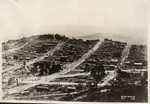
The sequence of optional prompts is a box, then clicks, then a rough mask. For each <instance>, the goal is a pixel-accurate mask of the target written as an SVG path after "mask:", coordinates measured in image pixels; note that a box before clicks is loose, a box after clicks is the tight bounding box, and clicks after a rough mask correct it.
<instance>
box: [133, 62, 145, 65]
mask: <svg viewBox="0 0 150 104" xmlns="http://www.w3.org/2000/svg"><path fill="white" fill-rule="evenodd" d="M134 65H137V66H141V65H143V63H141V62H138V63H137V62H135V63H134Z"/></svg>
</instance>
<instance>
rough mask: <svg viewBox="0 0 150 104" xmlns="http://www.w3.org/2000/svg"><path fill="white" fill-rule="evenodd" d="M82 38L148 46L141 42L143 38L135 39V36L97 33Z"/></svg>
mask: <svg viewBox="0 0 150 104" xmlns="http://www.w3.org/2000/svg"><path fill="white" fill-rule="evenodd" d="M80 38H81V39H83V40H92V39H100V40H104V38H108V39H112V40H115V41H121V42H127V43H131V44H146V42H145V41H144V40H141V38H137V37H135V38H133V36H131V37H129V36H123V35H118V34H113V33H96V34H92V35H86V36H82V37H80Z"/></svg>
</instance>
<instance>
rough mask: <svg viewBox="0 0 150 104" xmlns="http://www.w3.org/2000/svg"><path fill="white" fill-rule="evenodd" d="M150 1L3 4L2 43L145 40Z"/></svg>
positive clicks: (16, 0)
mask: <svg viewBox="0 0 150 104" xmlns="http://www.w3.org/2000/svg"><path fill="white" fill-rule="evenodd" d="M148 1H149V0H0V39H1V41H7V40H9V39H18V38H21V37H29V36H32V35H39V34H46V33H52V34H55V33H59V34H62V35H66V36H68V37H80V36H84V35H90V34H94V33H114V34H120V35H126V36H132V37H133V38H134V37H135V36H136V37H139V38H140V37H145V38H146V35H147V26H148V3H149V2H148Z"/></svg>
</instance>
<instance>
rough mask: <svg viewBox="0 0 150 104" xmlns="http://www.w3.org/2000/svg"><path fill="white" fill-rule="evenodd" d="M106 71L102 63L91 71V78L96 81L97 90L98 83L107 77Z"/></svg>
mask: <svg viewBox="0 0 150 104" xmlns="http://www.w3.org/2000/svg"><path fill="white" fill-rule="evenodd" d="M105 75H106V74H105V70H104V66H103V64H102V63H99V64H98V63H96V66H94V67H93V68H92V69H91V76H92V77H93V78H94V79H95V82H94V85H95V87H96V88H97V84H98V82H99V81H100V80H101V79H102V78H103V77H104V76H105Z"/></svg>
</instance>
